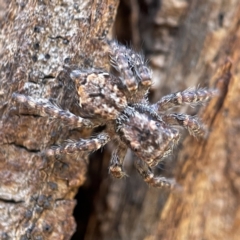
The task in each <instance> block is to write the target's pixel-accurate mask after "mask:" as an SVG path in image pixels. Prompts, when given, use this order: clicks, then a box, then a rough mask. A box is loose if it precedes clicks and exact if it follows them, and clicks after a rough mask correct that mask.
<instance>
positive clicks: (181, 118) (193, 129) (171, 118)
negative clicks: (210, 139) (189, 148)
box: [162, 113, 206, 137]
mask: <svg viewBox="0 0 240 240" xmlns="http://www.w3.org/2000/svg"><path fill="white" fill-rule="evenodd" d="M162 119H163V121H164V122H165V123H167V124H169V125H178V126H182V127H184V128H186V129H187V130H188V132H189V133H190V134H191V135H193V136H194V137H198V136H203V135H204V134H205V132H206V129H205V128H204V125H203V124H202V123H201V122H200V121H199V120H198V119H197V118H196V117H193V116H190V115H187V114H177V113H171V114H166V115H163V116H162Z"/></svg>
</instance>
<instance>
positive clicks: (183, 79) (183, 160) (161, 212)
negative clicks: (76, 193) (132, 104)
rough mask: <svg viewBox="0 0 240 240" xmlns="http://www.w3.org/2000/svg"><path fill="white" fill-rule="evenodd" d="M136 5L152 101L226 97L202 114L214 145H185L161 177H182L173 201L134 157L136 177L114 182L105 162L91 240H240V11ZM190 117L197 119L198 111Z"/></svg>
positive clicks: (233, 4) (222, 4) (235, 7)
mask: <svg viewBox="0 0 240 240" xmlns="http://www.w3.org/2000/svg"><path fill="white" fill-rule="evenodd" d="M136 2H137V1H131V4H130V3H129V2H128V1H125V5H126V8H127V9H128V11H127V12H128V13H129V9H131V11H130V12H132V14H133V15H134V16H133V15H132V14H130V13H129V15H128V18H129V19H130V23H131V24H129V25H130V26H138V28H137V29H134V34H139V35H138V36H135V38H133V37H132V38H131V39H132V41H133V42H134V44H136V46H137V47H138V46H141V48H142V49H143V51H145V53H146V55H147V58H148V59H150V61H149V62H150V66H151V67H152V69H153V79H154V81H155V82H156V84H155V85H154V86H153V92H152V93H153V100H157V99H159V97H160V96H163V95H164V94H167V93H171V92H174V91H178V90H183V89H185V88H187V87H193V86H198V85H200V86H201V87H203V86H215V85H217V86H218V87H219V89H220V95H219V96H218V97H216V98H215V99H213V100H212V101H211V102H210V103H209V105H208V106H203V107H202V109H201V111H200V113H199V115H200V116H201V118H202V119H203V122H204V123H205V124H206V126H208V129H209V132H208V136H207V138H206V139H205V140H197V139H194V138H192V137H187V138H186V139H182V140H184V141H183V142H181V143H180V145H179V148H178V149H176V150H175V154H173V156H172V159H167V160H166V165H165V167H164V169H163V170H162V171H160V173H162V174H164V175H165V176H175V177H176V180H177V181H178V182H179V183H180V184H181V186H182V191H180V192H172V193H171V194H170V196H169V198H168V193H167V192H165V191H159V190H156V189H152V188H148V187H147V186H146V185H145V184H144V183H142V181H141V179H140V178H139V177H138V176H137V173H135V170H134V168H133V167H132V159H131V155H130V154H129V157H128V158H127V159H126V160H125V163H126V164H125V169H126V172H127V174H128V175H129V177H128V178H126V179H125V180H124V181H116V180H111V179H109V178H108V177H107V175H106V174H107V173H106V172H104V169H105V168H107V166H108V161H109V160H108V159H109V158H108V156H106V159H107V160H105V161H104V165H103V167H102V168H103V170H102V172H104V174H102V176H103V180H102V182H101V184H100V187H99V192H98V193H97V194H96V199H95V201H94V205H95V210H94V211H93V212H92V215H91V217H90V220H89V225H88V229H87V233H86V237H85V239H96V238H97V237H98V236H99V232H100V233H101V237H102V239H131V240H132V239H136V240H137V239H151V240H152V239H167V240H176V239H177V240H178V239H179V240H183V239H184V240H186V239H194V240H199V239H209V240H212V239H234V240H235V239H238V238H239V236H240V233H239V229H240V228H239V219H240V201H239V197H240V190H239V189H240V176H239V172H240V171H239V170H240V164H239V157H238V155H239V149H240V146H239V144H240V141H239V135H240V132H239V129H240V121H239V119H240V108H239V101H240V97H239V90H240V89H239V86H240V85H239V78H240V72H239V66H240V58H239V57H240V56H239V47H240V46H239V42H240V41H239V40H240V39H239V36H240V35H239V32H240V25H239V20H240V3H239V1H236V0H235V1H224V0H221V1H212V0H210V1H197V0H192V1H177V0H175V1H174V0H173V1H164V0H163V1H140V3H141V4H138V3H136ZM156 2H157V3H158V4H156ZM136 4H137V5H136ZM121 11H122V10H121ZM123 16H124V14H123V13H122V17H121V16H118V17H117V21H118V22H117V23H116V27H117V28H119V33H120V36H122V38H123V39H124V38H125V37H126V35H124V34H125V32H124V30H125V31H126V30H128V31H129V32H131V27H130V30H129V29H128V28H127V29H126V27H124V28H121V24H123V25H124V21H125V19H126V16H125V18H123ZM136 21H137V23H136ZM124 26H126V24H125V25H124ZM138 39H139V41H138ZM138 43H140V44H139V45H138ZM134 44H133V45H134ZM228 59H229V61H228ZM231 62H232V67H231ZM185 110H186V109H182V111H183V112H184V111H185ZM187 111H188V112H191V113H193V114H194V112H193V109H191V108H190V109H187ZM195 113H196V112H195ZM176 152H179V153H178V154H177V153H176ZM172 165H177V167H175V168H171V166H172ZM160 167H162V166H160ZM157 170H159V169H157ZM171 171H172V172H171Z"/></svg>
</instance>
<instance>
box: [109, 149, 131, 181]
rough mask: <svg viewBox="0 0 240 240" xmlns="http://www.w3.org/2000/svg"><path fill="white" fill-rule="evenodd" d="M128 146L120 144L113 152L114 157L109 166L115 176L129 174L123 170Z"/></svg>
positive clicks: (119, 176)
mask: <svg viewBox="0 0 240 240" xmlns="http://www.w3.org/2000/svg"><path fill="white" fill-rule="evenodd" d="M126 152H127V147H126V146H125V145H123V144H120V145H119V146H118V148H117V149H116V150H115V151H114V152H113V153H112V158H111V161H110V166H109V173H110V174H111V175H112V176H113V177H114V178H122V177H125V176H127V175H126V173H125V172H124V171H123V161H124V158H125V156H126Z"/></svg>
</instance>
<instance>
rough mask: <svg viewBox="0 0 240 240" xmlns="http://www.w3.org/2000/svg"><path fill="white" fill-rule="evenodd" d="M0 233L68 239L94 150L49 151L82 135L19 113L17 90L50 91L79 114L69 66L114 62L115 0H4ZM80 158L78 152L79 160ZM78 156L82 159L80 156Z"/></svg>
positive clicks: (2, 235)
mask: <svg viewBox="0 0 240 240" xmlns="http://www.w3.org/2000/svg"><path fill="white" fill-rule="evenodd" d="M1 2H2V3H3V4H2V6H7V10H6V14H5V17H4V18H3V17H2V11H1V26H3V29H2V32H1V42H0V46H1V52H0V79H1V80H0V116H1V119H0V239H22V240H23V239H70V238H71V236H72V234H73V233H74V231H75V222H74V218H73V216H72V213H73V208H74V206H75V204H76V202H75V200H74V199H73V198H74V196H75V194H76V192H77V190H78V187H79V186H80V185H82V184H83V182H84V180H85V172H86V167H87V161H86V159H87V156H88V153H84V154H82V155H79V156H78V157H77V158H71V157H66V158H65V159H64V161H61V160H62V159H57V160H53V159H45V158H44V156H43V155H42V154H41V151H42V150H44V149H46V148H49V147H50V146H52V145H54V144H61V143H63V142H64V140H66V139H69V138H71V139H76V140H77V139H79V138H80V137H81V136H83V134H84V133H83V132H81V131H80V130H78V129H76V130H71V131H70V129H69V128H68V126H64V125H63V124H61V123H60V122H58V121H54V120H51V119H49V118H43V117H38V116H36V115H18V110H17V109H16V108H15V107H14V104H13V102H12V100H11V95H12V93H13V92H20V93H24V94H27V95H30V96H33V97H35V98H40V97H41V98H47V99H51V100H52V101H53V102H55V103H56V104H57V105H59V106H61V107H62V108H63V109H69V110H70V111H71V112H73V113H76V114H77V112H76V111H77V109H76V102H75V100H76V99H75V98H76V93H75V92H74V88H73V85H72V82H71V79H70V78H69V75H68V74H66V73H67V71H68V69H69V68H71V67H73V66H75V67H76V66H77V67H78V68H91V67H96V68H103V69H109V63H108V62H109V60H108V55H107V51H106V48H107V46H106V43H105V42H104V39H105V38H106V36H107V34H108V31H109V30H110V29H111V27H112V24H113V20H114V18H115V13H116V9H117V6H118V1H117V0H104V1H102V0H100V1H98V0H96V1H88V0H85V1H84V0H82V1H74V0H67V1H61V0H59V1H58V0H56V1H55V0H54V1H48V0H46V1H37V0H36V1H34V0H29V1H11V2H10V3H9V4H7V2H3V1H1ZM74 159H75V160H74ZM76 159H77V161H76Z"/></svg>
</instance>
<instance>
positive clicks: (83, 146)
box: [45, 133, 110, 157]
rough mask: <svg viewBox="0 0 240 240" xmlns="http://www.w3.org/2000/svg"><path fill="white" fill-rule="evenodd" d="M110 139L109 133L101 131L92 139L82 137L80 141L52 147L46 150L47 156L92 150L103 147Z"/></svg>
mask: <svg viewBox="0 0 240 240" xmlns="http://www.w3.org/2000/svg"><path fill="white" fill-rule="evenodd" d="M109 141H110V137H109V136H108V134H105V133H101V134H98V135H97V136H95V137H93V138H91V139H80V140H79V141H78V142H73V143H68V144H66V145H65V146H60V147H55V148H50V149H47V150H46V151H45V155H46V156H47V157H53V156H59V155H62V154H73V153H76V152H82V151H86V152H92V151H96V150H98V149H99V148H101V147H103V146H104V145H106V144H107V143H108V142H109Z"/></svg>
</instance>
